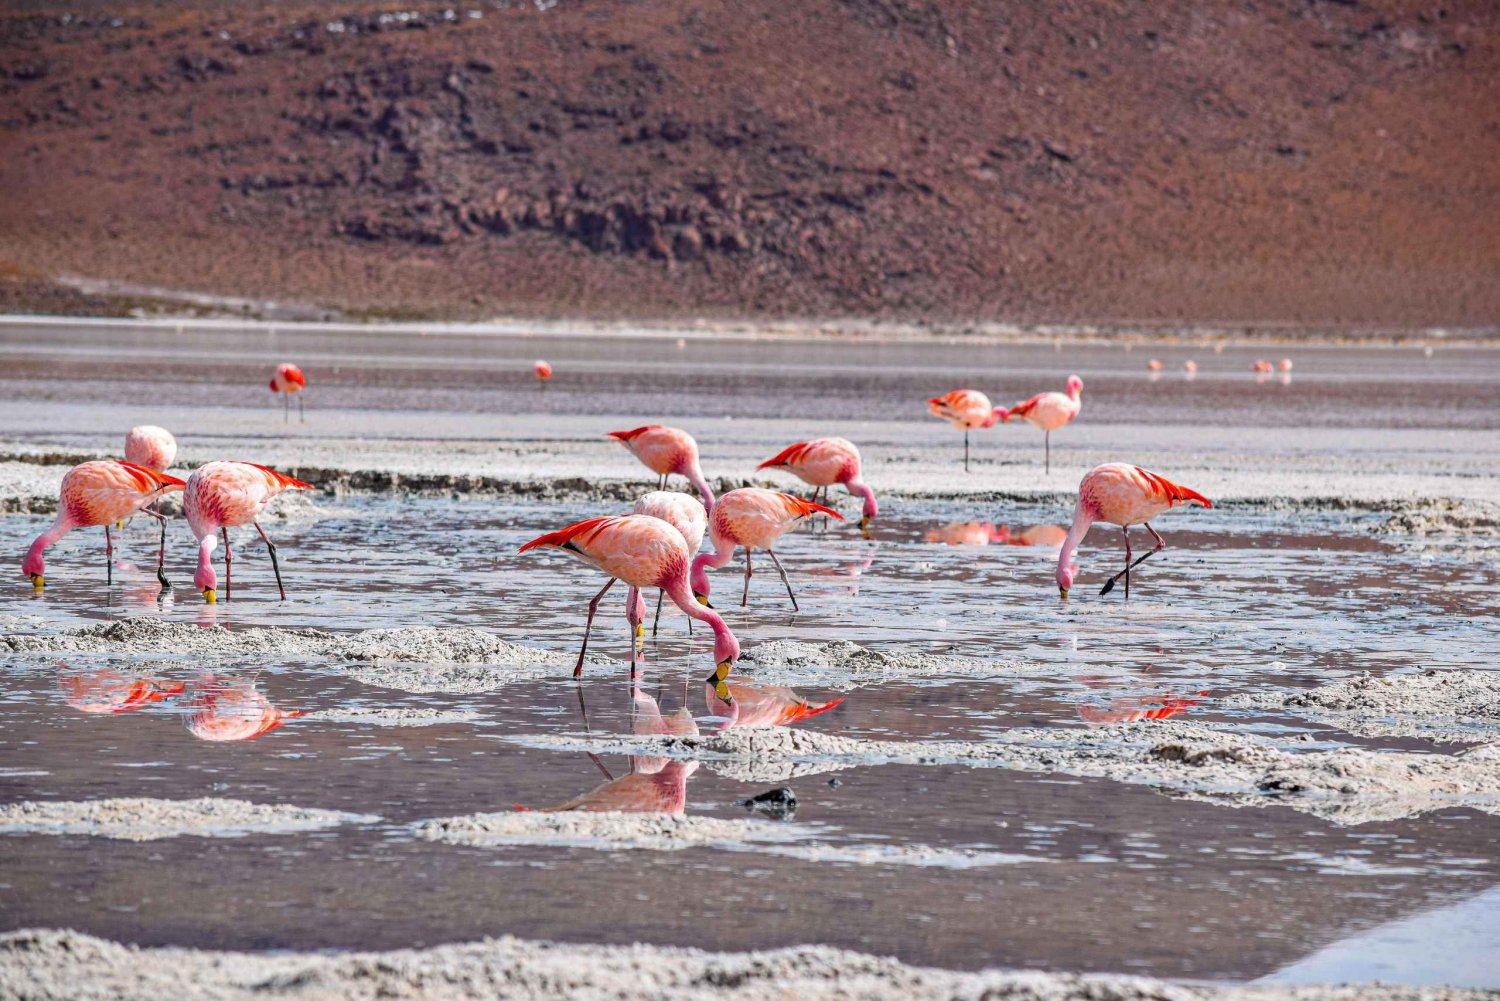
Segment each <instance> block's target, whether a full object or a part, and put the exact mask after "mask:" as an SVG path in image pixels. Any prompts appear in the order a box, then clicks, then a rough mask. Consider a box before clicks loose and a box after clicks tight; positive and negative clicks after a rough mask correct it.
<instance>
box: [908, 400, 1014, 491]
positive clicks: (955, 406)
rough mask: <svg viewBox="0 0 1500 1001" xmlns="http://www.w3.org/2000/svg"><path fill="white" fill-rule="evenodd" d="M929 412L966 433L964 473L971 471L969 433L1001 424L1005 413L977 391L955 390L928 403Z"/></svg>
mask: <svg viewBox="0 0 1500 1001" xmlns="http://www.w3.org/2000/svg"><path fill="white" fill-rule="evenodd" d="M927 412H928V413H930V414H932V415H933V416H934V417H941V418H942V419H943V420H945V421H947V422H948V423H949V424H952V425H953V426H954V427H956V428H958V429H959V430H960V431H962V432H963V433H964V472H968V470H969V432H970V431H973V430H974V429H976V428H991V427H994V426H995V425H996V424H998V423H1000V418H1001V417H1003V416H1004V411H1002V410H1001V409H1000V408H999V407H992V406H990V398H989V397H988V396H985V395H984V394H983V393H981V392H980V391H979V390H977V389H955V390H953V392H951V393H947V394H946V395H943V396H934V397H933V398H932V399H930V400H928V401H927Z"/></svg>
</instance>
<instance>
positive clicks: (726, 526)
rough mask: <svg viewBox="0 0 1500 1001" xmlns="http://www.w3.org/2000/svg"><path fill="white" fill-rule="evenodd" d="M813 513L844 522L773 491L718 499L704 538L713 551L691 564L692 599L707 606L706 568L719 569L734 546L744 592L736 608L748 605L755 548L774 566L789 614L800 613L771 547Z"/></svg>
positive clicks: (745, 492) (750, 491)
mask: <svg viewBox="0 0 1500 1001" xmlns="http://www.w3.org/2000/svg"><path fill="white" fill-rule="evenodd" d="M815 511H817V512H821V513H823V514H827V515H831V516H833V517H835V518H837V519H838V520H839V521H843V520H844V516H843V515H841V514H839V513H838V512H837V511H835V510H834V509H833V508H831V507H825V506H824V505H822V504H814V503H813V502H812V501H806V500H803V499H802V498H801V497H793V496H792V495H791V494H784V493H781V492H780V491H777V490H765V489H762V488H760V487H741V488H740V489H738V490H731V491H729V493H727V494H725V495H724V496H723V497H720V498H719V503H717V504H715V505H714V509H713V510H712V511H711V512H709V515H708V537H709V539H710V540H711V541H712V542H713V544H714V552H712V553H704V554H703V555H701V556H699V557H698V558H697V559H696V560H694V561H693V596H694V597H696V598H697V599H698V600H699V601H701V602H702V603H703V604H705V605H706V604H708V571H707V569H706V568H708V567H714V568H715V569H717V568H719V567H721V566H723V565H724V564H726V563H728V562H729V558H730V557H731V556H733V555H734V550H735V547H736V546H744V547H745V593H744V594H743V595H741V597H740V607H741V608H743V607H745V606H746V605H747V604H749V602H750V577H751V569H750V553H751V551H752V550H755V549H764V550H765V551H766V555H768V556H770V557H771V562H772V563H774V564H776V572H777V573H779V574H781V582H782V583H783V584H785V585H786V593H787V597H789V598H791V599H792V611H794V612H796V611H800V609H799V608H798V607H797V596H796V595H795V594H793V593H792V582H791V581H789V580H787V578H786V571H785V570H783V569H782V567H781V561H780V560H779V559H777V558H776V553H775V552H774V551H773V550H772V549H771V547H772V546H774V545H775V544H776V540H777V539H779V538H781V537H782V536H783V535H785V534H786V532H787V530H788V529H790V528H791V527H792V526H793V525H795V524H797V522H799V521H801V520H802V519H803V518H806V517H808V516H809V515H811V514H812V513H813V512H815Z"/></svg>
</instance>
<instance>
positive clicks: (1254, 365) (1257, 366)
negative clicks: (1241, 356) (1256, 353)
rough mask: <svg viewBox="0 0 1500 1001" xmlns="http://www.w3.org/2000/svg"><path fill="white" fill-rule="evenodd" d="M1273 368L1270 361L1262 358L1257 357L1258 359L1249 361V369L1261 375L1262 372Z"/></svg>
mask: <svg viewBox="0 0 1500 1001" xmlns="http://www.w3.org/2000/svg"><path fill="white" fill-rule="evenodd" d="M1274 368H1275V366H1273V365H1272V364H1271V363H1270V362H1268V361H1266V360H1265V359H1264V358H1259V359H1257V360H1255V361H1254V362H1251V363H1250V371H1252V372H1259V373H1261V374H1262V375H1264V374H1266V373H1268V372H1271V371H1273V370H1274Z"/></svg>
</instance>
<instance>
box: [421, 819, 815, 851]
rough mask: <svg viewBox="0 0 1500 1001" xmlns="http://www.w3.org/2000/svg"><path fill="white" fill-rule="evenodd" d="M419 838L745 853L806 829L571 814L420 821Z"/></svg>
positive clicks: (491, 843) (792, 838)
mask: <svg viewBox="0 0 1500 1001" xmlns="http://www.w3.org/2000/svg"><path fill="white" fill-rule="evenodd" d="M412 831H413V832H414V833H415V834H416V835H417V837H420V838H424V839H426V840H428V841H441V842H444V843H446V844H451V845H467V846H471V847H479V848H499V847H514V846H520V845H548V846H555V847H563V848H599V849H607V850H608V849H629V848H644V849H650V850H653V851H680V850H681V849H684V848H708V847H718V848H726V847H727V848H741V849H743V848H745V847H747V845H748V843H750V842H757V841H795V840H797V839H798V838H800V837H807V836H809V835H810V834H811V829H809V828H798V827H795V826H792V825H785V824H783V825H772V824H770V823H768V822H766V821H757V820H721V819H718V818H716V817H689V816H685V815H683V814H670V813H616V812H607V811H586V810H570V811H563V812H558V813H542V812H537V811H532V810H517V811H514V812H510V813H474V814H469V815H467V816H462V817H442V818H439V819H435V820H423V821H420V822H418V823H416V824H414V825H412Z"/></svg>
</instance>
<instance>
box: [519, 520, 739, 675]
mask: <svg viewBox="0 0 1500 1001" xmlns="http://www.w3.org/2000/svg"><path fill="white" fill-rule="evenodd" d="M538 548H547V549H563V550H566V551H568V552H570V553H572V554H573V555H574V556H576V557H578V559H580V560H582V561H583V562H584V563H587V564H588V565H589V566H591V567H594V568H595V569H597V570H603V571H604V572H605V573H607V574H609V581H608V583H606V584H605V585H604V587H602V588H600V589H599V593H598V594H596V595H594V599H593V600H592V601H590V602H589V617H588V620H587V621H586V622H585V623H584V626H583V646H581V647H580V648H579V650H578V663H577V664H575V665H574V666H573V677H575V678H576V677H578V676H579V675H580V674H582V673H583V655H584V654H585V653H586V652H588V648H589V630H590V629H591V628H593V625H594V613H595V612H596V611H598V609H599V601H600V599H602V598H603V597H604V594H605V592H607V591H608V590H609V589H610V588H611V587H613V586H614V583H615V581H617V580H620V581H624V582H625V584H626V585H627V586H629V587H631V588H633V589H634V590H636V591H640V590H641V589H643V588H648V587H659V588H661V589H662V590H663V591H665V592H666V595H667V597H668V598H671V599H672V604H674V605H676V606H677V607H678V608H680V609H682V611H683V613H684V614H685V615H687V616H689V617H690V618H694V619H697V620H699V621H700V622H707V623H708V626H709V628H710V629H712V630H713V631H714V664H715V667H714V673H713V674H710V675H709V676H708V683H709V684H710V685H715V686H722V685H723V684H724V679H725V678H726V677H728V676H729V669H730V668H731V667H733V666H734V662H735V661H737V660H739V658H740V641H739V640H737V639H735V637H734V633H732V632H730V631H729V626H728V625H726V624H725V622H724V620H723V619H722V618H720V616H719V613H718V612H715V611H713V610H712V609H709V608H704V607H701V606H700V605H699V604H698V603H697V602H695V601H694V600H693V595H692V592H690V591H689V590H688V560H689V559H690V556H691V554H690V553H689V552H688V547H687V542H686V541H685V540H684V539H683V537H682V533H681V532H679V531H678V530H677V529H675V528H673V527H672V526H671V525H669V524H668V523H667V522H665V521H662V520H661V519H660V518H653V517H651V516H650V515H645V514H623V515H614V516H611V517H605V518H590V519H589V520H587V521H580V522H577V523H575V524H572V525H569V526H568V527H567V528H564V529H560V530H559V531H556V532H548V533H547V534H546V535H542V536H538V537H537V538H535V539H532V540H531V541H530V542H528V543H526V544H525V545H524V546H522V547H521V549H520V551H521V552H523V553H524V552H526V551H527V550H530V549H538ZM625 608H626V616H627V618H629V619H630V621H631V626H632V627H635V626H638V625H639V624H640V620H641V618H642V617H643V616H644V613H645V607H644V604H643V603H641V602H639V601H628V602H626V604H625ZM635 632H636V630H635V628H632V629H631V635H630V673H631V675H632V677H634V675H635V674H636V667H635V660H636V651H635V641H636V637H635ZM728 692H729V689H727V688H724V689H723V691H722V693H721V695H722V696H723V697H728Z"/></svg>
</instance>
